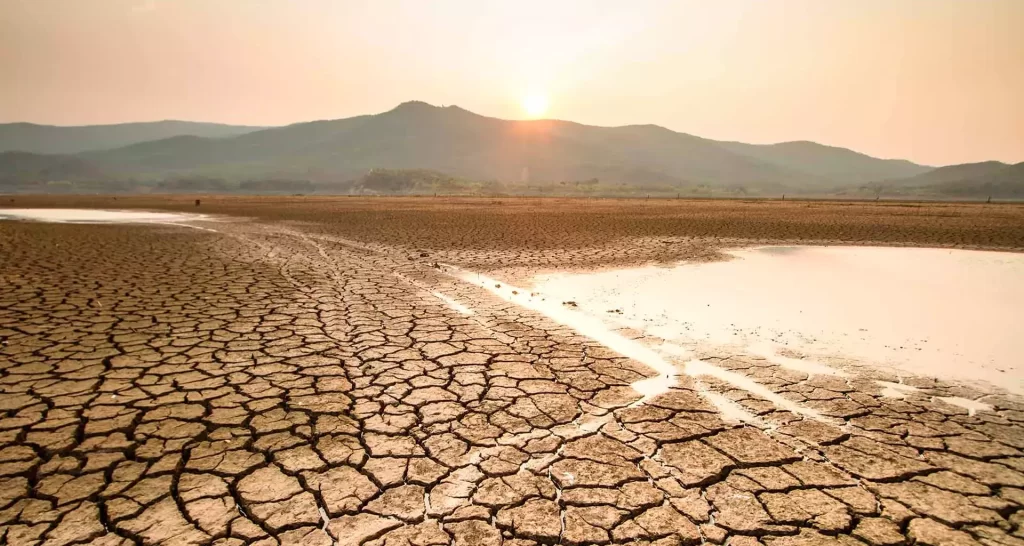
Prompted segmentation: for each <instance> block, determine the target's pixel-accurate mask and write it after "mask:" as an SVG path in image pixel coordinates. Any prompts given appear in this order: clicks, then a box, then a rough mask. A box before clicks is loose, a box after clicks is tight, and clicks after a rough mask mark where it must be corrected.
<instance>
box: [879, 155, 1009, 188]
mask: <svg viewBox="0 0 1024 546" xmlns="http://www.w3.org/2000/svg"><path fill="white" fill-rule="evenodd" d="M1009 166H1010V165H1007V164H1006V163H1002V162H1000V161H983V162H981V163H964V164H962V165H949V166H948V167H938V168H936V169H932V170H930V171H928V172H925V173H921V174H918V175H916V176H910V177H892V178H895V179H889V180H885V182H888V183H889V184H891V185H894V186H902V187H923V186H932V185H935V184H945V183H949V182H960V181H964V180H972V179H975V178H978V177H984V176H988V175H991V174H994V173H997V172H999V171H1001V170H1003V169H1005V168H1006V167H1009ZM876 180H882V178H881V177H879V178H877V179H876Z"/></svg>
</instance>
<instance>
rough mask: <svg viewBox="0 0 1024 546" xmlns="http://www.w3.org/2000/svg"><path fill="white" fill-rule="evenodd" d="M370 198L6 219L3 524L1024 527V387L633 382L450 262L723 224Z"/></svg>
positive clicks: (728, 538) (122, 540)
mask: <svg viewBox="0 0 1024 546" xmlns="http://www.w3.org/2000/svg"><path fill="white" fill-rule="evenodd" d="M150 199H152V198H150ZM204 202H205V201H204ZM122 203H123V200H122ZM300 205H301V203H300V204H298V205H294V207H296V208H298V207H300ZM107 206H108V207H109V206H110V205H109V204H108V205H107ZM175 206H177V205H175ZM353 206H354V205H353ZM373 206H374V207H378V208H377V209H374V212H373V214H376V215H381V214H383V215H384V216H385V218H382V219H381V218H379V219H378V220H376V224H372V223H371V224H368V225H365V226H363V227H361V228H360V229H361V230H364V234H363V235H362V236H359V234H357V233H351V232H348V231H346V230H345V229H344V228H339V227H337V226H333V227H332V226H331V225H330V223H329V222H327V221H325V222H324V223H322V224H319V225H318V224H316V223H315V222H308V223H304V224H303V223H296V222H290V221H286V220H284V219H266V218H261V212H260V211H256V210H254V211H253V212H252V213H250V214H249V215H248V216H249V217H250V218H256V219H255V220H252V219H250V220H244V221H243V220H236V221H224V222H220V223H216V224H214V223H204V224H203V225H204V226H207V227H209V228H212V229H215V230H216V231H215V232H209V231H200V230H190V229H187V228H184V227H171V226H153V225H149V226H133V225H87V226H83V225H61V224H37V223H22V222H0V257H2V259H0V543H5V544H11V545H18V546H21V545H37V544H38V545H45V546H58V545H60V546H63V545H72V544H99V545H110V546H113V545H130V544H218V545H224V546H228V545H242V544H259V545H276V544H281V545H286V544H296V545H298V544H302V545H306V544H309V545H319V544H323V545H328V544H337V545H345V546H360V545H369V546H434V545H437V546H442V545H454V546H477V545H480V546H484V545H486V546H499V545H503V544H504V545H507V546H532V545H535V544H568V545H588V544H644V545H648V544H649V545H655V544H656V545H658V546H676V545H684V544H698V543H710V544H729V545H734V546H753V545H765V546H773V545H774V546H788V545H815V544H845V545H863V544H869V545H878V546H881V545H897V544H922V545H976V544H984V545H1019V544H1024V529H1022V527H1021V524H1022V522H1024V510H1022V506H1024V455H1022V453H1021V450H1022V449H1024V402H1021V401H1020V400H1019V399H1017V398H1014V397H1011V396H1009V395H1005V394H1001V393H999V392H997V391H996V390H993V391H991V392H987V391H979V390H977V388H968V387H964V386H960V385H953V384H947V383H943V382H940V381H936V380H932V379H926V378H912V377H911V378H893V377H889V376H885V375H881V374H880V375H872V374H871V373H870V372H865V373H863V374H861V375H853V376H849V377H844V376H835V375H828V374H818V375H811V374H808V373H805V372H799V371H794V370H791V369H784V368H780V367H778V366H776V365H774V364H771V363H769V362H767V361H764V360H760V359H755V358H750V357H747V356H743V355H730V354H724V353H715V352H713V351H712V352H709V353H708V354H705V355H702V360H704V361H706V362H708V363H709V364H710V365H714V366H716V367H717V368H718V369H721V370H724V371H726V372H728V373H731V374H736V375H739V376H742V377H744V378H746V379H749V380H752V381H756V382H757V384H759V385H761V386H763V387H765V388H766V389H767V390H768V391H770V392H771V393H773V395H772V396H768V397H766V396H764V395H759V394H758V392H760V391H757V392H752V391H750V390H744V389H742V388H737V387H736V385H735V384H732V383H729V382H727V381H724V380H722V379H721V377H720V376H718V377H704V376H701V377H696V378H693V377H689V376H685V375H682V376H680V377H679V379H678V382H677V383H676V384H675V385H674V386H673V387H672V388H671V389H670V390H669V391H668V392H665V393H662V394H659V395H658V396H654V397H649V398H643V397H642V395H641V394H640V393H638V392H637V391H636V390H635V389H634V388H633V387H632V385H633V384H634V383H636V382H637V381H639V380H642V379H644V378H647V377H650V376H651V375H652V374H653V372H652V371H651V370H650V369H649V368H648V367H646V366H645V365H643V364H642V363H640V362H637V361H635V360H631V359H629V358H626V357H624V356H622V355H620V354H618V353H616V352H614V351H612V350H610V349H609V348H607V347H605V346H602V345H601V344H600V343H598V342H597V341H595V340H593V339H589V338H587V337H584V336H582V335H580V334H579V333H578V332H576V331H573V330H572V329H571V328H568V327H566V326H564V325H560V324H557V323H555V322H553V321H552V320H550V319H548V318H546V317H544V316H541V315H538V314H537V313H535V312H532V311H530V310H528V309H524V308H521V307H518V306H516V305H514V304H511V303H508V302H506V301H504V300H501V299H499V298H497V297H496V296H494V295H492V294H490V293H489V292H488V291H486V290H483V289H482V288H480V287H478V286H474V285H472V284H469V283H464V282H461V281H459V280H458V279H456V278H454V277H453V276H451V275H449V274H446V272H445V271H444V268H443V267H438V266H437V265H436V264H437V262H450V263H454V264H456V265H460V266H463V267H466V268H470V269H473V268H476V269H477V270H487V271H489V272H491V273H492V274H496V273H495V272H499V273H500V272H502V271H506V272H508V271H523V270H533V269H543V268H552V267H563V266H564V267H584V266H593V265H595V264H596V265H608V264H612V263H623V262H628V261H631V260H633V261H635V260H637V259H653V258H659V257H663V258H666V259H678V258H681V257H687V256H690V257H696V258H702V257H703V258H706V257H713V256H714V254H715V252H716V250H717V249H718V248H720V247H721V245H723V244H727V243H723V242H721V241H715V240H711V239H706V238H702V237H706V236H707V234H702V233H694V232H692V231H687V230H686V229H682V228H680V229H679V231H677V232H671V230H669V232H659V233H657V234H654V235H651V234H647V235H644V236H645V237H655V238H656V239H657V240H658V241H664V240H666V239H665V238H666V237H670V236H676V237H677V239H673V240H674V241H678V242H679V243H678V244H673V245H666V244H665V243H657V244H661V245H662V246H657V244H655V243H653V242H652V243H650V245H648V246H645V245H642V244H640V245H638V244H635V243H636V241H637V240H638V239H636V238H634V239H630V241H631V242H628V243H623V242H622V240H618V239H616V240H611V239H609V240H608V241H603V240H602V241H591V243H589V246H588V245H586V244H577V245H568V246H569V247H570V248H568V249H564V248H563V249H562V250H561V251H559V244H560V243H558V241H559V240H560V238H561V237H568V238H571V237H572V236H573V234H574V233H576V234H581V235H580V236H581V237H597V235H594V234H593V233H591V232H587V230H588V229H589V227H588V226H591V225H592V222H589V221H579V220H575V221H572V222H568V223H567V224H566V225H564V226H563V227H562V230H563V231H565V232H566V234H564V235H563V234H561V233H560V232H558V229H554V231H552V232H551V233H555V235H553V236H552V237H551V238H548V239H545V238H544V236H543V235H538V240H535V241H534V242H530V241H521V242H519V243H518V244H519V246H518V247H516V248H511V249H510V247H509V246H501V245H495V247H494V248H493V249H490V250H489V249H481V248H479V247H477V246H476V245H460V244H455V243H453V244H452V245H450V248H447V249H445V248H440V249H439V248H438V247H443V245H441V244H440V243H437V244H433V243H431V244H425V243H423V242H422V241H418V240H417V239H416V236H414V235H410V236H409V237H410V241H409V242H408V243H406V244H400V242H398V241H393V240H390V239H389V238H390V237H392V236H394V235H393V233H391V234H389V235H387V236H383V235H380V234H377V235H374V232H373V230H374V229H376V230H379V231H380V232H381V233H383V232H384V231H387V230H388V229H390V228H395V229H396V230H397V231H398V232H400V233H409V234H413V233H415V232H416V226H415V225H408V222H405V223H403V224H402V225H401V226H394V225H391V224H389V222H390V221H393V220H394V215H392V216H388V215H387V214H385V213H382V212H381V210H379V209H382V208H386V205H378V204H374V205H373ZM998 211H999V214H1004V215H1005V216H1003V217H998V214H997V218H996V219H994V220H993V219H991V218H988V219H986V218H987V217H985V216H984V215H981V216H978V218H981V220H977V221H978V222H980V223H981V224H984V223H985V222H989V221H990V222H992V225H993V227H991V231H992V233H995V235H993V234H992V233H989V234H988V235H978V234H971V233H967V234H966V235H964V237H965V238H966V239H965V240H967V242H966V243H964V244H965V245H967V246H970V245H974V244H977V245H980V246H984V244H982V243H979V242H978V241H976V240H974V239H971V238H972V237H974V238H977V239H978V240H981V239H985V240H995V241H997V244H994V246H996V247H999V248H1009V249H1019V248H1020V246H1021V241H1024V237H1022V234H1024V222H1021V221H1020V220H1021V213H1020V211H1019V210H1016V209H1012V208H1007V209H998ZM203 212H209V211H207V210H204V211H203ZM321 214H323V212H322V211H321ZM448 214H450V215H454V216H457V215H458V211H448ZM951 218H952V220H949V221H951V222H958V221H961V220H963V216H959V217H951ZM463 220H465V219H459V218H454V219H453V220H452V222H454V223H455V224H458V223H459V222H460V221H463ZM364 221H367V222H370V220H365V218H364ZM432 221H433V222H440V220H439V219H434V220H432ZM503 221H507V220H503ZM682 221H683V220H680V222H682ZM972 221H973V220H972ZM403 222H404V221H403ZM544 222H555V223H556V224H557V222H556V221H555V220H552V219H550V218H547V219H545V220H544ZM670 223H671V222H670ZM942 225H945V224H942ZM325 226H326V227H325ZM998 226H1002V227H998ZM947 228H948V229H949V230H951V231H950V232H952V230H954V228H956V225H955V224H954V225H953V227H948V226H947V227H946V228H941V229H947ZM936 230H940V228H938V227H937V228H935V229H934V230H933V231H936ZM1000 230H1001V231H1000ZM595 231H600V230H596V229H595ZM584 232H587V233H590V235H586V234H585V233H584ZM733 235H734V236H735V234H733ZM423 237H428V236H426V235H424V236H423ZM429 237H439V235H437V234H434V235H430V236H429ZM638 237H639V236H638ZM767 238H768V239H769V240H773V239H772V238H771V237H770V236H768V237H767ZM986 238H987V239H986ZM867 240H872V239H870V238H868V239H867ZM609 241H610V242H609ZM616 241H618V242H616ZM850 242H857V241H850ZM862 242H863V241H862ZM880 242H888V243H892V242H894V241H887V240H883V241H880ZM903 242H906V243H914V242H921V241H919V240H917V239H915V238H914V237H909V238H907V239H906V240H905V241H903ZM926 242H927V241H926ZM510 244H511V243H510ZM728 244H732V243H728ZM563 246H566V245H563ZM666 247H671V248H672V249H674V250H663V252H664V255H658V254H657V250H650V251H648V250H641V251H637V250H636V249H638V248H639V249H648V248H650V249H658V248H661V249H665V248H666ZM413 249H416V250H413ZM648 252H650V253H653V254H652V255H650V256H648V255H647V253H648ZM595 255H600V256H605V258H604V259H603V261H602V260H597V261H595V260H596V258H594V256H595ZM502 256H504V259H501V257H502ZM544 260H548V261H544ZM598 262H600V263H598ZM510 277H515V275H514V274H512V273H510V274H509V276H505V277H501V278H503V279H505V278H510ZM438 294H439V295H441V296H443V297H444V298H441V297H439V296H438ZM453 302H457V303H458V304H459V305H461V306H464V309H462V310H461V311H460V309H459V308H457V306H453V305H452V303H453ZM467 310H471V313H472V314H466V313H465V311H467ZM879 379H885V380H891V381H902V382H903V384H904V385H906V386H907V387H910V386H913V387H916V388H917V390H910V389H909V388H905V389H902V390H901V389H896V390H897V391H898V392H899V396H893V394H892V391H893V388H892V387H885V386H883V385H882V384H880V383H878V382H877V380H879ZM709 393H711V394H712V395H713V396H709ZM720 399H725V400H727V401H729V402H730V403H732V404H735V405H736V406H738V407H740V408H742V410H743V411H744V412H747V413H748V414H749V415H752V416H756V420H748V422H737V421H735V420H732V419H730V418H729V417H727V416H726V415H724V414H723V413H721V412H720V411H719V406H716V404H715V401H716V400H720ZM961 399H966V400H979V399H980V400H982V401H983V402H984V404H985V406H986V407H985V409H981V410H974V409H970V410H969V409H965V408H964V407H961V406H960V405H957V404H956V403H955V401H956V400H961ZM951 401H952V403H951Z"/></svg>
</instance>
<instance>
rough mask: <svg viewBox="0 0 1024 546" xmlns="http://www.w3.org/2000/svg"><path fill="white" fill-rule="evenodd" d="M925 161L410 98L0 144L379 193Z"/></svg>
mask: <svg viewBox="0 0 1024 546" xmlns="http://www.w3.org/2000/svg"><path fill="white" fill-rule="evenodd" d="M221 127H224V126H221ZM226 130H227V129H226ZM230 130H240V131H241V130H242V129H241V128H231V129H230ZM72 160H77V161H80V162H81V163H73V162H72V163H69V161H72ZM32 165H36V166H38V169H37V170H36V171H32V170H31V166H32ZM385 172H386V174H384V173H385ZM929 172H932V169H931V168H930V167H926V166H922V165H916V164H914V163H911V162H908V161H902V160H891V159H878V158H873V157H870V156H867V155H864V154H860V153H857V152H854V151H851V150H846V149H843V148H835V147H831V146H824V145H821V144H816V143H813V142H786V143H781V144H772V145H753V144H743V143H739V142H720V141H715V140H709V139H705V138H701V137H698V136H694V135H689V134H686V133H679V132H675V131H671V130H669V129H666V128H664V127H659V126H655V125H629V126H623V127H595V126H589V125H582V124H579V123H573V122H568V121H559V120H531V121H511V120H502V119H497V118H491V117H486V116H481V115H478V114H475V113H473V112H469V111H467V110H464V109H462V108H459V107H457V106H449V107H436V106H431V105H429V104H426V103H423V102H416V101H413V102H407V103H403V104H401V105H399V106H398V107H396V108H394V109H392V110H389V111H387V112H383V113H381V114H376V115H364V116H356V117H352V118H346V119H338V120H328V121H314V122H308V123H297V124H293V125H288V126H284V127H273V128H266V129H259V130H253V129H252V128H248V130H246V132H244V133H242V134H237V135H234V136H216V137H210V136H204V135H195V134H176V135H173V136H169V137H167V138H159V139H155V140H148V141H142V142H133V143H130V144H128V145H126V146H121V147H117V148H111V149H103V150H94V151H86V152H80V153H77V154H72V155H63V156H53V157H34V158H31V160H29V159H28V158H26V157H20V156H11V155H10V154H0V181H2V180H4V179H7V180H12V179H15V180H19V181H26V180H35V181H37V182H38V181H40V180H43V181H46V180H54V178H53V177H54V176H56V175H58V174H60V175H63V176H64V178H62V179H61V180H64V181H70V182H72V183H75V182H76V181H83V182H84V181H86V180H89V181H93V182H95V181H96V180H100V179H102V180H116V181H121V182H124V181H131V183H133V184H142V185H148V186H149V187H156V188H158V189H160V188H183V189H189V188H194V187H196V185H197V184H198V185H199V186H200V187H209V188H212V189H218V190H219V189H223V188H229V189H232V191H235V190H237V191H248V189H256V188H259V189H260V190H259V191H267V190H270V189H272V188H274V187H276V185H281V187H282V188H285V187H289V188H307V186H304V185H302V184H298V185H296V184H291V185H289V184H286V183H285V182H287V181H292V182H301V181H308V182H312V183H314V185H315V186H316V187H320V188H326V187H332V188H348V191H362V190H368V191H380V192H385V193H386V192H392V191H424V190H425V189H429V188H442V190H440V191H443V188H454V187H458V188H468V187H472V188H475V189H476V190H480V191H482V190H481V188H485V187H486V188H489V189H490V190H493V191H495V192H512V193H515V192H522V191H540V192H542V193H543V192H546V191H549V190H550V189H551V188H554V189H555V190H556V191H563V192H564V191H578V192H584V191H585V192H590V193H589V194H601V193H622V192H630V191H632V192H634V193H640V192H643V193H650V192H655V193H657V192H660V193H663V194H676V193H684V192H685V193H687V194H697V193H700V194H709V193H711V192H714V195H721V194H722V192H726V193H729V192H731V193H733V194H736V195H742V194H746V193H747V192H750V193H754V194H757V193H762V194H765V193H784V192H790V193H819V194H820V193H827V192H830V191H833V190H835V189H836V188H841V187H851V186H855V185H858V184H863V183H865V182H867V181H877V180H908V179H909V178H911V177H915V176H924V175H927V174H928V173H929ZM11 173H15V174H16V176H13V175H12V174H11ZM368 173H369V174H368ZM372 173H377V174H376V175H374V176H370V174H372ZM368 177H369V178H368ZM481 183H486V184H489V185H484V186H482V185H481ZM531 188H532V189H531ZM183 191H184V190H183ZM253 191H255V190H253ZM282 191H289V190H282ZM295 191H306V190H299V189H296V190H295ZM701 192H703V193H701Z"/></svg>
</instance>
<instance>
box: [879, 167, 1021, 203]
mask: <svg viewBox="0 0 1024 546" xmlns="http://www.w3.org/2000/svg"><path fill="white" fill-rule="evenodd" d="M879 184H881V185H882V186H886V185H887V186H889V187H891V188H894V189H895V190H896V191H904V192H906V191H910V192H914V193H921V194H936V195H940V196H945V197H970V198H979V199H980V198H986V197H995V198H998V199H1021V198H1024V163H1017V164H1016V165H1008V164H1006V163H1002V162H999V161H985V162H982V163H965V164H963V165H950V166H948V167H939V168H937V169H934V170H932V171H929V172H926V173H924V174H919V175H917V176H913V177H909V178H903V179H898V180H887V181H884V182H881V183H879Z"/></svg>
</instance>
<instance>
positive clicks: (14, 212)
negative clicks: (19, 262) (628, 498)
mask: <svg viewBox="0 0 1024 546" xmlns="http://www.w3.org/2000/svg"><path fill="white" fill-rule="evenodd" d="M209 219H210V218H209V216H207V215H205V214H189V213H181V212H146V211H137V210H101V209H0V220H28V221H35V222H49V223H59V224H161V225H172V226H180V227H187V228H192V229H200V230H203V231H215V230H213V229H210V228H204V227H200V226H193V225H190V224H187V223H185V222H191V221H195V220H209Z"/></svg>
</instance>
